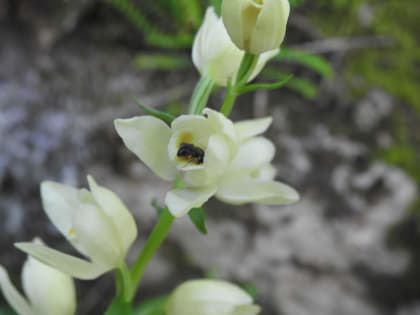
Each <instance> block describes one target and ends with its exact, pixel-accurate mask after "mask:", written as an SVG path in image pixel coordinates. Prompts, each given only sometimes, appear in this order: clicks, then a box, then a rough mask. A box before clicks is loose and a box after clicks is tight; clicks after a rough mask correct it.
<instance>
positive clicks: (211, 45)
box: [192, 7, 279, 86]
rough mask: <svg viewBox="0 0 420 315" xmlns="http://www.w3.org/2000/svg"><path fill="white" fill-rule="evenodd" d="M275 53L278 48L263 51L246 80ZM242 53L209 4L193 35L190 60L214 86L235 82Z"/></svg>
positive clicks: (254, 74)
mask: <svg viewBox="0 0 420 315" xmlns="http://www.w3.org/2000/svg"><path fill="white" fill-rule="evenodd" d="M278 52H279V50H278V49H274V50H271V51H268V52H266V53H264V54H262V55H261V56H260V57H259V58H258V62H257V65H256V67H255V69H254V71H253V72H252V74H251V76H250V77H249V78H248V81H251V80H252V79H254V78H255V77H256V76H257V75H258V73H260V72H261V70H262V69H263V68H264V66H265V64H266V63H267V61H268V60H269V59H270V58H272V57H274V56H275V55H277V54H278ZM243 55H244V52H243V51H242V50H240V49H238V47H236V46H235V45H234V44H233V43H232V41H231V39H230V38H229V35H228V33H227V32H226V29H225V27H224V25H223V22H222V19H221V18H219V17H218V16H217V15H216V13H215V12H214V9H213V8H212V7H209V8H208V9H207V11H206V15H205V17H204V21H203V24H202V25H201V27H200V29H199V30H198V32H197V34H196V36H195V38H194V43H193V48H192V60H193V63H194V65H195V67H196V68H197V69H198V71H199V72H200V73H201V75H203V76H207V77H209V78H211V79H212V80H213V81H214V82H215V83H216V84H217V85H220V86H226V85H227V84H228V82H229V81H231V82H233V81H235V78H236V74H237V72H238V69H239V66H240V64H241V60H242V57H243Z"/></svg>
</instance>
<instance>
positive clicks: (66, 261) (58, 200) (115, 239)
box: [16, 176, 137, 279]
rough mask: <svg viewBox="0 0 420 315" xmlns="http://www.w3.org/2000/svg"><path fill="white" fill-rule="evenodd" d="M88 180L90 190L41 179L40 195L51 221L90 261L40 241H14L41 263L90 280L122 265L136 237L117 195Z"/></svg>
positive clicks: (129, 218)
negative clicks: (42, 243) (36, 242)
mask: <svg viewBox="0 0 420 315" xmlns="http://www.w3.org/2000/svg"><path fill="white" fill-rule="evenodd" d="M88 182H89V187H90V191H89V190H87V189H76V188H74V187H71V186H68V185H63V184H60V183H55V182H49V181H47V182H43V183H42V185H41V196H42V203H43V206H44V209H45V212H46V213H47V215H48V217H49V218H50V220H51V221H52V222H53V224H54V225H55V226H56V227H57V228H58V230H59V231H60V232H61V234H63V235H64V237H66V239H67V240H68V241H69V242H70V243H71V244H72V245H73V246H74V248H76V249H77V250H78V251H79V252H80V253H82V254H83V255H84V256H86V257H87V258H89V261H87V260H84V259H80V258H77V257H74V256H70V255H67V254H64V253H61V252H59V251H56V250H54V249H52V248H49V247H47V246H44V245H40V244H32V243H17V244H16V247H17V248H19V249H20V250H22V251H24V252H26V253H27V254H29V255H31V256H33V257H35V258H36V259H38V260H40V261H41V262H43V263H45V264H47V265H50V266H52V267H54V268H56V269H58V270H61V271H62V272H64V273H66V274H69V275H71V276H73V277H75V278H79V279H93V278H96V277H98V276H99V275H101V274H103V273H105V272H107V271H109V270H111V269H115V268H119V267H121V265H122V264H123V262H124V259H125V256H126V254H127V251H128V249H129V248H130V246H131V245H132V243H133V242H134V240H135V238H136V236H137V227H136V223H135V221H134V218H133V217H132V215H131V214H130V212H129V210H128V209H127V208H126V207H125V205H124V204H123V203H122V201H121V200H120V199H119V198H118V197H117V195H115V194H114V193H113V192H112V191H110V190H109V189H106V188H105V187H102V186H99V185H97V184H96V182H95V181H94V179H93V178H92V177H90V176H88Z"/></svg>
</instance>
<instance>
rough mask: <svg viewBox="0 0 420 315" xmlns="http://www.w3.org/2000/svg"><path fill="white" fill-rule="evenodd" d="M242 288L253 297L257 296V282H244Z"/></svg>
mask: <svg viewBox="0 0 420 315" xmlns="http://www.w3.org/2000/svg"><path fill="white" fill-rule="evenodd" d="M242 289H244V290H245V291H246V292H247V293H248V294H249V295H250V296H251V297H252V298H253V299H255V298H256V297H257V294H258V290H257V287H256V286H255V284H253V283H246V284H243V285H242Z"/></svg>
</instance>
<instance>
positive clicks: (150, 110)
mask: <svg viewBox="0 0 420 315" xmlns="http://www.w3.org/2000/svg"><path fill="white" fill-rule="evenodd" d="M136 102H137V105H138V106H139V107H140V108H141V109H142V110H143V111H144V112H145V113H146V114H148V115H151V116H154V117H156V118H159V119H160V120H162V121H164V122H166V123H167V124H168V125H170V124H171V123H172V121H173V120H174V119H175V116H172V115H171V114H169V113H167V112H163V111H160V110H158V109H155V108H151V107H148V106H145V105H143V104H141V103H140V101H136Z"/></svg>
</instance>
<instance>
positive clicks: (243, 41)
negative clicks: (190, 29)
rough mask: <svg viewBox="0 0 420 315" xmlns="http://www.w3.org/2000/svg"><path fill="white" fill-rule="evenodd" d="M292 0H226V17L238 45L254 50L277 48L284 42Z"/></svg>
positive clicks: (228, 28) (223, 10) (224, 12)
mask: <svg viewBox="0 0 420 315" xmlns="http://www.w3.org/2000/svg"><path fill="white" fill-rule="evenodd" d="M289 12H290V5H289V1H288V0H223V3H222V18H223V23H224V24H225V27H226V30H227V32H228V34H229V36H230V38H231V39H232V41H233V42H234V43H235V45H236V46H237V47H238V48H240V49H243V50H245V51H247V52H249V53H252V54H261V53H263V52H265V51H269V50H273V49H276V48H278V47H279V46H280V44H281V43H282V42H283V39H284V36H285V33H286V24H287V19H288V17H289Z"/></svg>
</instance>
